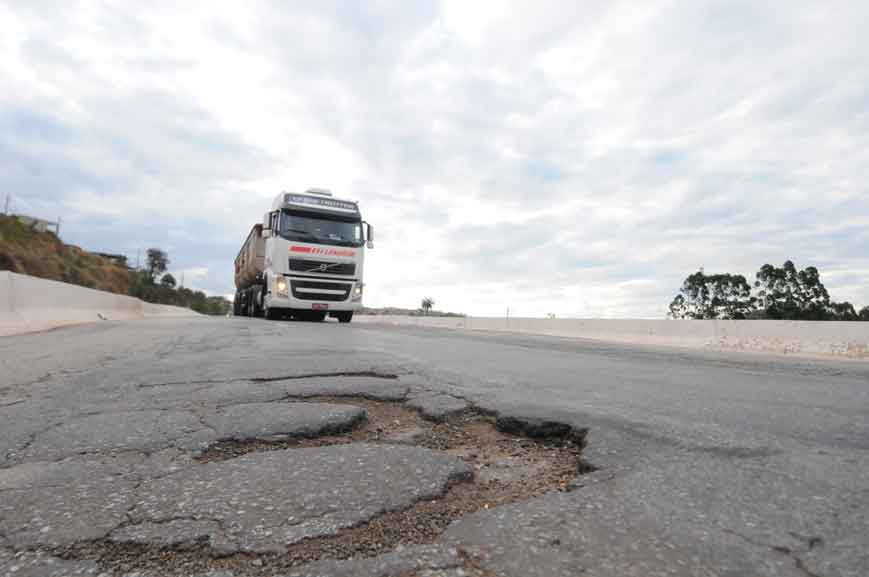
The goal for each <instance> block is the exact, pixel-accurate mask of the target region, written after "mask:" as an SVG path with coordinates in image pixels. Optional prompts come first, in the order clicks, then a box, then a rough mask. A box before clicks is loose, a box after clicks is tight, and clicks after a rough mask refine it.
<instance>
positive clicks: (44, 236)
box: [0, 215, 231, 315]
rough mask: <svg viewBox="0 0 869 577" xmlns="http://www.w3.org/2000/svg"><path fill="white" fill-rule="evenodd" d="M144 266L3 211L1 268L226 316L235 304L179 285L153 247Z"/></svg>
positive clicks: (162, 255)
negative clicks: (85, 246)
mask: <svg viewBox="0 0 869 577" xmlns="http://www.w3.org/2000/svg"><path fill="white" fill-rule="evenodd" d="M146 260H147V266H146V268H145V269H144V270H135V269H130V268H129V267H128V266H127V263H126V259H125V258H124V257H123V256H118V257H115V258H106V257H103V256H100V255H97V254H93V253H91V252H88V251H86V250H82V249H81V248H79V247H77V246H74V245H69V244H65V243H64V242H63V241H61V240H60V239H59V238H57V236H56V235H55V234H54V233H53V232H40V231H37V230H34V229H33V228H31V227H30V226H28V225H26V224H24V223H22V222H21V221H19V220H18V219H17V218H15V217H14V216H7V215H0V270H8V271H12V272H17V273H21V274H27V275H30V276H35V277H39V278H45V279H50V280H56V281H61V282H66V283H70V284H75V285H79V286H84V287H87V288H92V289H96V290H102V291H107V292H113V293H116V294H124V295H130V296H134V297H136V298H140V299H142V300H143V301H146V302H150V303H157V304H168V305H175V306H181V307H187V308H191V309H193V310H195V311H196V312H199V313H202V314H209V315H225V314H226V313H227V312H228V311H229V310H230V308H231V303H230V302H229V301H228V300H226V299H225V298H223V297H210V296H208V295H206V294H205V293H204V292H202V291H195V290H191V289H189V288H185V287H178V286H176V285H177V282H176V279H175V277H174V276H172V275H171V274H169V273H167V272H166V269H167V266H168V264H169V257H168V255H167V254H166V253H165V252H164V251H162V250H160V249H157V248H153V249H148V253H147V259H146Z"/></svg>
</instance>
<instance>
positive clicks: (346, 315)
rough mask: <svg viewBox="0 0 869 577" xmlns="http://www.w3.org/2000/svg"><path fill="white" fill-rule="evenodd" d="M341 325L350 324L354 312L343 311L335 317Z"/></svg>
mask: <svg viewBox="0 0 869 577" xmlns="http://www.w3.org/2000/svg"><path fill="white" fill-rule="evenodd" d="M335 316H336V317H338V322H339V323H349V322H350V321H352V320H353V311H342V312H340V313H338V314H336V315H335Z"/></svg>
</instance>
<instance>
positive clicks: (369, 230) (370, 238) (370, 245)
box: [365, 222, 374, 248]
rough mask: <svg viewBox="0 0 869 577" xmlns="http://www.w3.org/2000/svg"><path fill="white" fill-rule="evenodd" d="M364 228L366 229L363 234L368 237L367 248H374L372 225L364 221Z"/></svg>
mask: <svg viewBox="0 0 869 577" xmlns="http://www.w3.org/2000/svg"><path fill="white" fill-rule="evenodd" d="M365 228H366V229H367V231H366V233H365V236H366V237H367V238H368V245H367V246H368V248H374V227H373V226H371V225H370V224H368V223H367V222H366V223H365Z"/></svg>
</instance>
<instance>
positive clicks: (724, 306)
mask: <svg viewBox="0 0 869 577" xmlns="http://www.w3.org/2000/svg"><path fill="white" fill-rule="evenodd" d="M669 316H670V317H671V318H676V319H778V320H803V321H869V306H865V307H863V308H862V309H860V311H859V312H858V311H857V309H856V308H855V307H854V305H853V304H851V303H849V302H847V301H844V302H835V301H833V300H832V299H831V298H830V295H829V293H828V292H827V289H826V287H825V286H824V283H822V282H821V275H820V273H819V272H818V269H817V268H815V267H813V266H809V267H806V268H804V269H802V270H799V269H798V268H797V267H796V265H794V263H793V262H792V261H789V260H788V261H785V263H784V264H782V266H780V267H776V266H773V265H770V264H765V265H763V266H762V267H760V270H758V271H757V273H756V274H755V281H754V284H753V285H751V284H749V282H748V280H747V279H746V278H745V277H744V276H742V275H738V274H706V273H705V272H704V271H703V269H700V270H699V271H697V272H696V273H694V274H692V275H690V276H689V277H688V278H686V279H685V281H684V282H683V283H682V288H681V289H680V290H679V294H677V295H676V297H675V298H674V299H673V301H672V302H671V303H670V312H669Z"/></svg>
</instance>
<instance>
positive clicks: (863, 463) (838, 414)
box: [0, 318, 869, 577]
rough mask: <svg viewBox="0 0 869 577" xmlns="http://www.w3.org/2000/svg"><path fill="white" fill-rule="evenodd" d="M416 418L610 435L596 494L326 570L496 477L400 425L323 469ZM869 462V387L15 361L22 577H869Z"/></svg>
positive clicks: (96, 355)
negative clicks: (290, 557)
mask: <svg viewBox="0 0 869 577" xmlns="http://www.w3.org/2000/svg"><path fill="white" fill-rule="evenodd" d="M390 375H396V376H397V377H398V378H386V377H389V376H390ZM307 397H312V398H311V399H310V401H312V402H305V403H301V402H289V401H299V400H304V399H305V398H307ZM362 397H364V398H366V399H368V401H366V402H368V403H369V405H367V407H368V408H367V409H366V408H364V407H363V406H362V405H360V403H359V402H356V401H357V400H358V399H360V398H362ZM341 399H345V401H346V402H345V401H342V400H341ZM395 402H403V403H405V404H406V405H408V406H411V407H414V408H415V409H417V410H419V411H421V412H422V413H423V414H424V415H425V416H426V417H427V418H432V419H442V418H450V415H453V416H455V415H460V414H465V415H467V414H468V411H469V410H470V409H474V410H477V411H482V412H483V413H485V414H487V415H488V414H494V415H497V416H498V418H499V421H498V422H499V424H500V423H501V422H503V423H512V428H513V432H517V431H524V432H525V433H530V434H536V433H540V432H541V431H542V430H544V429H546V427H547V426H549V427H550V429H546V430H551V425H552V423H556V424H561V425H569V426H570V428H569V430H570V431H572V433H571V434H574V435H576V436H577V437H576V438H578V436H579V435H580V434H581V433H582V432H584V430H585V429H586V428H587V429H588V435H587V438H586V440H587V448H586V449H585V452H584V458H585V461H587V462H589V463H591V464H592V465H594V466H596V467H597V470H596V471H594V472H591V473H589V474H586V475H580V476H577V477H576V478H575V479H573V480H572V481H571V482H570V483H569V485H568V486H566V487H560V489H561V490H555V489H554V490H552V491H551V492H548V493H546V494H544V495H542V496H537V497H534V498H528V499H519V500H518V501H516V502H513V503H511V504H507V505H503V506H493V507H480V510H479V511H477V512H474V513H470V514H463V515H456V518H455V520H454V522H453V523H452V524H450V525H449V526H448V527H447V528H446V530H444V531H443V532H442V533H440V534H439V535H436V536H434V537H433V538H432V539H430V540H429V541H430V542H429V543H426V544H412V545H405V546H400V547H398V548H396V549H394V550H391V551H390V550H389V548H387V549H385V550H383V549H376V548H375V550H374V551H373V552H371V553H370V554H367V556H366V557H365V558H356V559H350V560H343V561H330V560H329V559H328V557H329V555H321V554H319V553H312V552H311V551H314V550H316V551H327V550H334V546H335V545H334V543H332V542H330V541H329V539H330V537H329V536H330V535H334V534H336V533H338V534H342V533H341V532H342V531H344V532H346V531H348V530H350V529H349V528H352V527H358V529H357V530H359V531H363V533H360V535H361V537H360V539H363V538H364V539H370V538H373V537H372V536H371V531H372V529H371V527H374V526H376V522H374V521H376V520H377V519H378V518H381V517H383V516H384V515H389V514H393V513H390V512H396V511H399V512H400V511H405V510H408V507H412V506H417V507H418V510H419V511H421V513H419V514H420V515H422V517H415V518H414V522H416V523H421V522H422V523H424V522H425V519H424V515H425V511H427V509H425V507H423V506H421V504H423V503H434V502H436V501H437V500H438V499H439V498H442V497H444V495H446V494H447V493H448V491H449V490H450V487H453V486H456V485H457V484H462V483H468V482H469V481H468V480H469V479H470V478H471V477H472V476H473V475H474V467H473V466H470V465H469V464H468V462H467V459H464V458H462V457H463V455H462V454H459V453H457V452H456V451H452V452H450V451H441V450H437V447H431V446H417V445H414V444H413V443H406V442H404V441H403V440H402V439H407V438H410V437H409V436H408V435H411V434H412V433H413V431H408V430H404V429H402V430H401V431H398V432H397V433H395V436H394V437H392V438H390V437H389V436H388V435H389V434H391V433H389V432H388V431H387V430H386V429H388V428H389V427H388V426H386V425H391V422H388V421H389V420H388V419H387V421H385V422H384V423H385V424H384V427H385V428H384V429H381V428H380V424H379V422H374V423H373V424H374V425H377V430H376V434H377V435H381V433H382V434H383V435H384V437H382V438H381V437H377V442H368V441H370V439H371V437H366V438H365V439H362V437H361V435H362V433H357V434H358V435H360V437H359V439H360V442H358V443H352V444H343V442H337V441H336V444H329V443H322V444H318V443H319V441H317V440H318V439H321V440H322V439H327V438H335V437H336V436H340V435H342V434H344V435H347V434H350V432H351V431H354V430H356V431H359V429H358V427H359V426H360V425H359V423H361V422H363V421H364V420H365V418H366V413H365V411H366V410H367V411H368V412H369V413H368V418H369V419H373V418H374V416H375V414H377V415H381V413H377V411H378V410H385V411H390V410H394V409H390V408H389V406H388V405H385V404H384V405H383V406H384V407H387V408H385V409H378V408H377V407H378V406H380V405H376V404H375V403H381V404H383V403H395ZM372 411H373V412H372ZM463 411H464V412H463ZM383 414H392V413H388V412H387V413H383ZM377 418H381V417H377ZM400 418H403V417H396V420H395V423H396V424H399V420H400ZM517 423H518V424H517ZM401 426H404V425H401ZM426 426H429V425H426ZM541 427H542V428H541ZM369 428H370V427H369ZM398 428H400V427H398ZM369 433H371V431H369ZM369 433H365V434H369ZM371 434H374V433H371ZM330 435H331V437H330ZM299 437H302V438H304V439H306V442H309V445H308V446H306V447H304V448H303V447H301V446H300V447H298V448H285V449H279V450H265V449H266V448H271V449H275V447H274V446H271V447H266V446H265V445H262V446H261V445H259V444H258V443H266V442H272V443H273V442H275V440H276V439H297V438H299ZM366 439H367V441H366ZM362 441H365V442H362ZM221 443H223V445H221ZM227 443H228V445H227ZM215 446H220V447H222V450H227V451H230V453H231V452H232V451H240V452H238V454H237V455H236V453H231V455H230V456H234V458H219V459H214V460H210V457H209V455H211V454H212V453H209V450H211V449H213V448H214V447H215ZM227 447H228V448H227ZM239 447H241V448H242V450H239ZM260 447H261V448H262V449H263V450H259V448H260ZM867 449H869V364H867V363H858V362H844V361H843V362H832V361H807V360H793V359H786V358H781V357H779V358H774V357H765V356H749V355H744V356H738V355H723V354H708V353H699V352H686V351H678V350H664V349H657V350H656V349H649V348H632V347H627V346H621V345H609V344H601V343H591V342H578V341H567V340H561V339H553V338H543V337H540V338H536V337H527V336H510V335H482V334H463V333H455V332H450V331H444V330H431V329H415V328H398V327H381V326H377V325H349V326H348V325H338V324H336V323H325V324H308V323H279V322H271V323H270V322H265V321H259V320H250V319H207V318H203V319H177V320H159V321H142V322H130V323H111V322H106V323H102V324H97V325H87V326H80V327H71V328H65V329H60V330H55V331H49V332H46V333H40V334H31V335H23V336H16V337H5V338H0V575H17V576H21V575H32V576H41V575H66V574H82V575H88V574H91V575H97V574H99V573H100V572H108V573H109V574H111V573H114V574H127V575H130V576H131V575H134V574H138V575H143V576H144V575H158V574H196V575H203V576H204V575H211V576H213V577H218V576H230V575H248V574H249V575H262V574H274V573H275V572H276V571H272V572H271V573H269V571H270V569H269V568H270V567H272V566H278V565H273V564H274V562H275V561H274V559H275V555H277V554H279V553H281V552H285V551H287V550H288V547H295V549H292V551H298V554H299V555H303V556H304V555H307V556H306V557H304V558H305V559H308V560H312V559H314V560H315V561H313V562H311V563H307V562H306V563H295V564H292V566H291V567H289V568H285V570H283V571H282V572H280V573H281V574H293V575H372V574H374V575H384V576H387V575H395V576H398V575H402V576H405V575H433V576H458V575H481V576H491V575H503V576H508V575H510V576H514V575H515V576H517V577H518V576H527V575H541V576H543V575H546V576H550V575H613V576H615V575H638V576H640V575H641V576H651V575H692V576H694V575H728V576H740V577H741V576H747V575H748V576H750V575H757V576H764V575H796V576H803V577H805V576H810V575H821V576H825V577H826V576H837V575H840V576H844V575H849V576H855V577H856V576H859V577H865V576H866V575H869V515H867V512H869V457H867ZM464 456H466V455H464ZM472 456H473V455H472ZM511 458H513V457H510V456H509V455H508V456H506V457H505V458H504V460H503V461H502V462H503V467H504V468H509V467H510V463H512V462H514V461H510V459H511ZM518 467H519V465H517V468H518ZM480 474H481V473H480V470H477V477H478V478H479V477H480ZM499 474H503V473H499ZM504 478H507V477H504ZM523 482H524V481H523ZM414 510H417V509H414ZM455 510H458V509H455ZM383 518H391V517H383ZM364 531H368V533H364ZM330 543H332V544H330ZM329 547H332V549H329ZM294 554H295V553H294ZM344 556H346V555H344ZM146 559H147V562H145V560H146ZM316 559H320V560H316ZM160 563H165V566H164V567H163V569H162V570H161V569H160V567H161V565H160Z"/></svg>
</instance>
